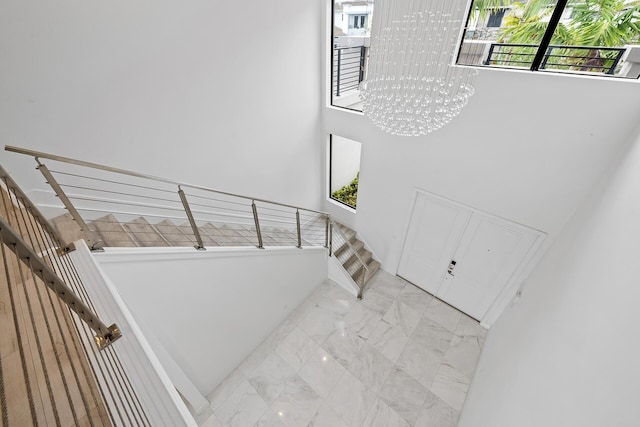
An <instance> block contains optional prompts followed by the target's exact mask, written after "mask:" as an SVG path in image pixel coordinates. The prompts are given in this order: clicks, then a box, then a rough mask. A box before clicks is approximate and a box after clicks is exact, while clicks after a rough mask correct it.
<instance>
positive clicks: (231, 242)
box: [200, 223, 250, 246]
mask: <svg viewBox="0 0 640 427" xmlns="http://www.w3.org/2000/svg"><path fill="white" fill-rule="evenodd" d="M200 231H201V234H203V235H206V236H207V238H208V239H211V240H213V241H214V242H215V245H216V246H248V245H249V244H250V243H249V241H248V240H247V239H246V238H244V237H243V236H242V235H240V234H239V233H238V232H237V231H235V230H232V229H230V228H229V227H227V228H225V227H224V225H223V226H221V227H216V226H215V225H213V224H211V223H206V224H205V225H203V226H202V227H200ZM202 239H203V240H204V239H205V237H204V236H203V237H202Z"/></svg>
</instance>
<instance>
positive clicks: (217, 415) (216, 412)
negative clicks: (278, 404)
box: [212, 379, 271, 427]
mask: <svg viewBox="0 0 640 427" xmlns="http://www.w3.org/2000/svg"><path fill="white" fill-rule="evenodd" d="M244 381H246V382H247V384H248V386H249V387H250V389H251V390H253V392H254V393H255V396H257V397H258V398H259V399H260V400H261V401H262V403H264V404H265V405H266V407H267V409H269V408H271V405H269V404H268V403H267V402H266V401H265V400H264V398H263V397H262V395H261V394H260V393H258V391H257V390H256V388H255V387H254V386H253V384H251V383H250V382H249V380H247V379H245V380H244ZM241 384H242V382H241ZM238 389H239V386H238ZM238 389H236V390H235V391H237V390H238ZM235 391H234V393H235ZM248 391H250V390H248ZM232 394H233V393H232ZM229 397H231V394H230V395H229ZM229 397H227V400H228V399H229ZM225 403H226V402H225ZM223 406H224V404H221V405H220V407H219V408H218V410H215V409H213V408H212V410H213V414H214V415H215V416H216V417H217V418H218V420H219V421H220V424H222V425H223V426H225V427H227V426H228V424H227V423H225V422H223V421H222V419H223V418H222V417H221V415H220V414H219V410H220V408H222V407H223ZM267 409H265V411H264V412H262V413H261V414H260V416H259V417H258V419H257V420H256V422H258V421H259V420H260V418H262V417H263V416H264V414H265V413H266V411H267ZM241 410H242V409H241ZM254 425H255V423H254Z"/></svg>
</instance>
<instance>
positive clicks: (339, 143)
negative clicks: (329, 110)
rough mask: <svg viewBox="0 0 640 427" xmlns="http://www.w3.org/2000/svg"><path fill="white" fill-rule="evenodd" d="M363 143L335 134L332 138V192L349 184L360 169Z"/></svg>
mask: <svg viewBox="0 0 640 427" xmlns="http://www.w3.org/2000/svg"><path fill="white" fill-rule="evenodd" d="M360 148H361V144H360V143H359V142H358V141H354V140H351V139H348V138H343V137H341V136H338V135H333V136H332V138H331V157H332V159H331V189H330V191H331V193H333V192H334V191H336V190H339V189H341V188H342V187H344V186H345V185H349V184H350V183H351V181H353V179H354V178H355V177H356V175H358V172H359V171H360Z"/></svg>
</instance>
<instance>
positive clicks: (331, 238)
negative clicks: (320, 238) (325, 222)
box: [327, 222, 333, 256]
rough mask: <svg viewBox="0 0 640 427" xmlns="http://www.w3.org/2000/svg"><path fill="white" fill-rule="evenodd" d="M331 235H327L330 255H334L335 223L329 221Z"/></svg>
mask: <svg viewBox="0 0 640 427" xmlns="http://www.w3.org/2000/svg"><path fill="white" fill-rule="evenodd" d="M328 234H329V236H328V237H327V239H329V256H332V255H333V223H331V222H329V233H328Z"/></svg>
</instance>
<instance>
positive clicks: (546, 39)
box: [456, 0, 569, 71]
mask: <svg viewBox="0 0 640 427" xmlns="http://www.w3.org/2000/svg"><path fill="white" fill-rule="evenodd" d="M568 2H569V0H558V2H557V3H556V5H555V6H554V9H553V12H552V14H551V18H550V19H549V24H548V25H547V29H546V30H545V32H544V35H543V36H542V40H540V45H539V46H538V50H537V51H536V53H535V56H534V57H533V62H532V63H531V67H529V70H530V71H540V66H541V64H542V62H543V60H544V57H545V54H546V52H547V49H548V48H549V45H550V44H551V39H552V38H553V35H554V34H555V32H556V29H557V28H558V24H559V23H560V18H562V14H563V13H564V10H565V9H566V7H567V3H568ZM473 6H474V2H473V1H472V2H471V5H470V6H469V12H468V13H467V22H466V23H465V30H464V34H463V35H462V40H461V41H460V46H459V47H458V57H457V58H456V64H458V65H465V64H459V63H458V61H460V51H461V50H462V49H460V47H461V46H462V43H464V40H465V35H466V32H467V28H468V27H469V21H470V19H471V16H472V12H473Z"/></svg>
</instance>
